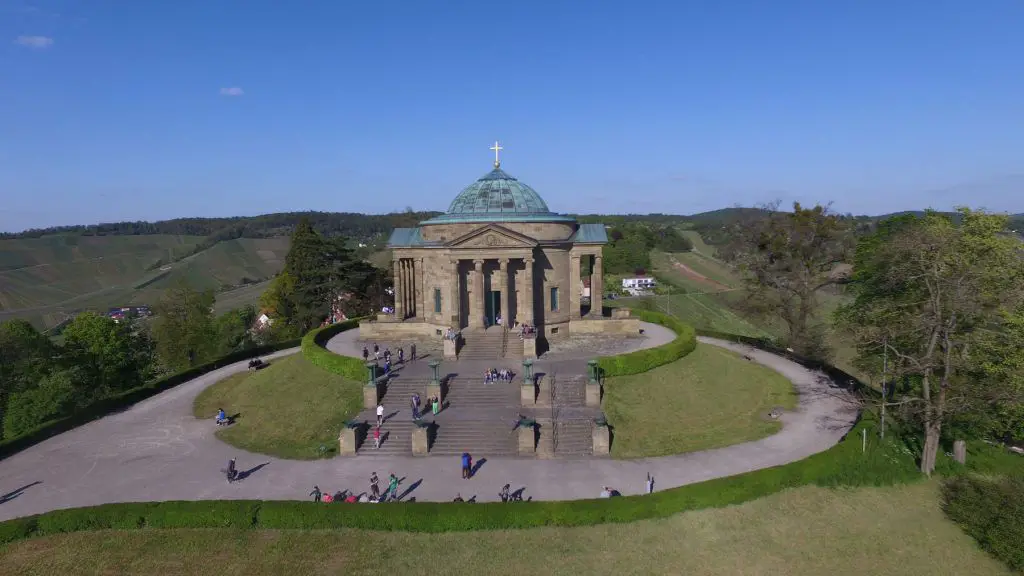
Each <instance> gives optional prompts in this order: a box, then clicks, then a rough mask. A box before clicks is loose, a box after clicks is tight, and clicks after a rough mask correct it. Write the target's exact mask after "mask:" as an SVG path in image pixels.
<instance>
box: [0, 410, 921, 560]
mask: <svg viewBox="0 0 1024 576" xmlns="http://www.w3.org/2000/svg"><path fill="white" fill-rule="evenodd" d="M872 425H873V423H871V422H860V423H858V425H857V427H855V428H854V430H853V431H852V432H851V433H850V434H849V435H848V437H849V439H848V440H843V441H842V442H840V443H839V444H837V445H836V446H834V447H832V448H831V449H829V450H827V451H825V452H821V453H819V454H816V455H814V456H811V457H809V458H806V459H804V460H801V461H798V462H793V463H791V464H786V465H784V466H778V467H775V468H766V469H763V470H757V471H754V472H749V473H746V474H740V475H737V476H731V477H728V478H719V479H716V480H710V481H707V482H702V483H700V484H690V485H687V486H682V487H679V488H672V489H668V490H664V491H660V492H655V493H654V494H651V495H647V496H629V497H622V498H611V499H601V500H575V501H566V502H523V503H515V504H501V503H479V504H468V503H467V504H453V503H428V502H416V503H399V504H381V505H360V504H354V505H352V504H315V503H313V502H299V501H237V500H235V501H230V500H229V501H199V502H154V503H125V504H106V505H102V506H95V507H90V508H78V509H70V510H57V511H53V512H49V513H46V514H42V515H39V516H33V517H26V518H20V519H16V520H10V521H8V522H4V523H2V524H0V543H4V542H10V541H13V540H18V539H21V538H27V537H33V536H43V535H48V534H58V533H63V532H74V531H80V530H99V529H137V528H181V527H192V528H215V527H235V528H262V529H337V528H355V529H364V530H392V531H410V532H456V531H468V530H496V529H508V528H533V527H540V526H585V525H593V524H602V523H611V522H616V523H618V522H634V521H637V520H643V519H650V518H662V517H666V516H670V515H672V514H677V513H679V512H683V511H687V510H695V509H700V508H710V507H720V506H728V505H733V504H739V503H742V502H747V501H750V500H754V499H757V498H760V497H763V496H766V495H769V494H773V493H775V492H778V491H780V490H784V489H786V488H793V487H797V486H803V485H807V484H817V485H822V486H862V485H873V486H877V485H889V484H895V483H901V482H908V481H912V480H914V479H917V478H919V477H920V475H919V473H918V472H917V469H916V466H915V464H914V461H913V457H912V456H910V455H908V454H905V453H903V452H901V451H900V450H898V449H896V448H894V447H893V445H892V444H889V443H880V442H878V441H876V439H875V438H876V437H875V435H873V434H869V437H870V439H869V443H868V451H867V452H866V453H862V452H861V435H860V430H861V428H864V427H871V426H872ZM638 481H639V480H638ZM595 482H598V480H595ZM597 485H599V484H597Z"/></svg>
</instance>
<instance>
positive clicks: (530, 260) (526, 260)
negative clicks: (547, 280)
mask: <svg viewBox="0 0 1024 576" xmlns="http://www.w3.org/2000/svg"><path fill="white" fill-rule="evenodd" d="M523 263H525V264H526V265H527V266H529V265H531V264H533V256H527V257H526V258H523Z"/></svg>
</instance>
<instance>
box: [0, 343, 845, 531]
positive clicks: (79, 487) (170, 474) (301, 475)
mask: <svg viewBox="0 0 1024 576" xmlns="http://www.w3.org/2000/svg"><path fill="white" fill-rule="evenodd" d="M700 342H701V343H702V344H704V345H713V346H720V347H723V348H727V349H730V350H735V351H737V352H740V353H742V354H745V355H747V356H749V357H751V358H752V359H753V360H754V361H756V362H758V363H760V364H763V365H765V366H768V367H770V368H772V369H774V370H777V371H778V372H780V373H781V374H783V375H784V376H786V377H787V378H789V379H790V380H791V381H792V382H793V384H794V386H795V387H796V389H797V391H798V392H799V393H800V403H799V408H798V409H797V410H796V411H794V412H791V413H787V414H785V415H783V417H782V421H783V423H784V426H783V428H782V431H781V432H779V433H777V434H775V435H773V436H770V437H768V438H763V439H761V440H756V441H753V442H747V443H743V444H737V445H734V446H729V447H726V448H719V449H715V450H707V451H703V452H693V453H689V454H680V455H675V456H664V457H659V458H647V459H639V460H611V459H579V460H534V459H518V458H493V459H490V458H488V459H487V462H486V463H485V464H484V465H483V466H482V467H481V468H480V470H479V472H478V473H477V474H476V476H474V478H473V479H471V480H462V479H461V478H460V469H459V462H458V461H457V459H455V458H440V457H437V458H432V457H428V458H412V457H365V458H359V457H356V458H334V459H331V460H319V461H295V460H283V459H279V458H272V457H268V456H262V455H259V454H251V453H245V452H243V451H241V450H238V449H236V448H233V447H231V446H228V445H227V444H224V443H223V442H221V441H220V440H218V439H217V438H216V437H215V436H214V432H215V431H216V426H215V425H214V424H213V422H212V421H209V420H203V421H200V420H196V419H195V418H193V417H192V402H193V400H194V398H195V397H196V395H197V394H199V392H200V391H202V390H203V389H204V388H206V387H207V386H210V385H211V384H213V383H214V382H217V381H218V380H220V379H222V378H224V377H226V376H228V375H230V374H234V373H236V372H241V371H244V370H245V369H246V367H247V366H246V362H244V361H243V362H239V363H237V364H233V365H230V366H227V367H224V368H221V369H219V370H216V371H214V372H211V373H209V374H206V375H204V376H201V377H199V378H196V379H195V380H192V381H190V382H187V383H185V384H182V385H180V386H178V387H176V388H174V389H172V390H169V391H167V392H164V393H163V394H160V395H158V396H155V397H153V398H150V399H148V400H145V401H143V402H140V403H138V404H136V405H135V406H133V407H131V408H130V409H128V410H126V411H124V412H121V413H118V414H113V415H110V416H107V417H106V418H103V419H100V420H97V421H94V422H91V423H89V424H86V425H85V426H82V427H80V428H76V429H74V430H71V431H69V432H66V433H64V434H61V435H59V436H55V437H53V438H50V439H48V440H46V441H44V442H42V443H40V444H37V445H35V446H33V447H31V448H28V449H27V450H25V451H23V452H20V453H18V454H15V455H13V456H11V457H9V458H7V459H5V460H2V461H0V494H7V495H8V497H7V498H0V501H2V502H0V520H6V519H9V518H14V517H18V516H25V515H29V514H36V513H40V512H46V511H48V510H53V509H57V508H71V507H77V506H90V505H96V504H104V503H109V502H128V501H132V502H135V501H153V500H203V499H239V498H244V499H281V500H287V499H305V498H307V496H306V495H307V494H308V493H309V491H310V489H311V488H312V486H313V484H318V485H319V486H320V487H321V488H322V489H324V490H330V491H335V490H339V489H351V490H356V491H360V492H361V491H363V490H366V489H367V488H368V482H367V480H368V478H369V476H370V472H372V471H376V472H377V473H378V475H380V476H381V478H382V479H384V478H386V477H387V475H388V473H390V472H394V473H395V474H397V475H398V476H399V477H404V479H405V480H404V482H403V483H402V487H401V488H402V491H404V490H406V489H408V488H410V487H413V486H415V488H414V489H413V490H412V491H411V493H409V494H408V495H407V496H406V499H407V500H408V499H410V498H415V499H417V500H427V501H450V500H451V499H452V498H453V497H454V496H455V492H461V494H462V496H463V497H464V498H467V499H468V498H470V497H471V496H474V495H475V496H476V497H477V500H479V501H488V500H496V499H497V492H498V489H499V487H500V486H501V485H503V484H505V483H506V482H508V483H511V484H512V486H513V489H517V488H520V487H525V491H524V497H529V496H532V497H533V498H534V499H540V500H569V499H581V498H594V497H596V496H597V495H598V493H599V492H600V490H601V487H602V486H604V485H608V486H613V487H615V488H616V489H618V490H619V491H621V492H622V493H623V494H637V493H640V492H642V490H643V485H644V480H645V478H646V475H647V473H651V474H653V475H654V477H655V479H656V483H657V484H656V489H665V488H671V487H675V486H680V485H683V484H690V483H693V482H701V481H704V480H709V479H712V478H718V477H723V476H731V475H734V474H739V473H742V472H748V471H751V470H756V469H760V468H767V467H771V466H778V465H780V464H786V463H788V462H793V461H795V460H800V459H803V458H806V457H807V456H810V455H812V454H815V453H817V452H821V451H823V450H826V449H828V448H830V447H831V446H833V445H834V444H835V443H836V442H838V440H839V439H840V438H841V437H842V436H843V435H844V434H845V433H846V432H847V431H848V430H849V428H850V427H851V426H852V425H853V422H854V419H855V417H856V411H855V409H854V408H853V407H852V405H851V404H850V403H848V402H844V401H843V400H842V399H841V398H839V397H837V396H836V392H835V390H834V389H832V388H831V387H830V382H829V381H828V380H827V378H825V377H824V376H823V375H822V374H820V373H816V372H812V371H810V370H808V369H806V368H804V367H802V366H800V365H799V364H796V363H794V362H792V361H790V360H787V359H785V358H782V357H780V356H776V355H774V354H770V353H768V352H763V351H760V350H756V349H754V348H751V347H748V346H744V345H739V344H733V343H730V342H725V341H720V340H713V339H709V338H700ZM297 351H298V349H297V348H296V349H291V350H286V351H282V352H279V353H277V354H274V355H271V356H268V357H266V358H268V359H273V358H275V357H280V356H283V355H287V354H294V353H296V352H297ZM570 361H571V360H566V362H570ZM475 456H477V457H478V458H484V457H486V454H479V455H475ZM231 457H236V458H237V459H238V467H239V469H240V470H243V471H245V470H249V469H252V468H256V467H259V468H258V469H256V470H255V471H253V472H252V474H251V475H250V476H249V477H248V478H246V479H245V480H244V481H242V482H236V483H234V484H231V485H229V484H227V483H226V482H225V481H224V476H223V475H222V473H221V472H220V470H221V469H222V468H223V467H224V465H225V463H226V462H227V460H228V459H229V458H231ZM22 488H24V489H23V490H20V489H22Z"/></svg>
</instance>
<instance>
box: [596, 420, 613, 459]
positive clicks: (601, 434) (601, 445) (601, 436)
mask: <svg viewBox="0 0 1024 576" xmlns="http://www.w3.org/2000/svg"><path fill="white" fill-rule="evenodd" d="M593 438H594V456H607V455H608V452H609V450H611V447H612V442H611V439H612V438H611V430H609V429H608V427H607V426H598V425H596V424H595V425H594V431H593Z"/></svg>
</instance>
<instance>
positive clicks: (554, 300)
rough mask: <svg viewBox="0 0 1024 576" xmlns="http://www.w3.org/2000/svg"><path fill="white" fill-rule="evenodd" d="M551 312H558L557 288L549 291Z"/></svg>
mask: <svg viewBox="0 0 1024 576" xmlns="http://www.w3.org/2000/svg"><path fill="white" fill-rule="evenodd" d="M551 311H552V312H558V288H552V289H551Z"/></svg>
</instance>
